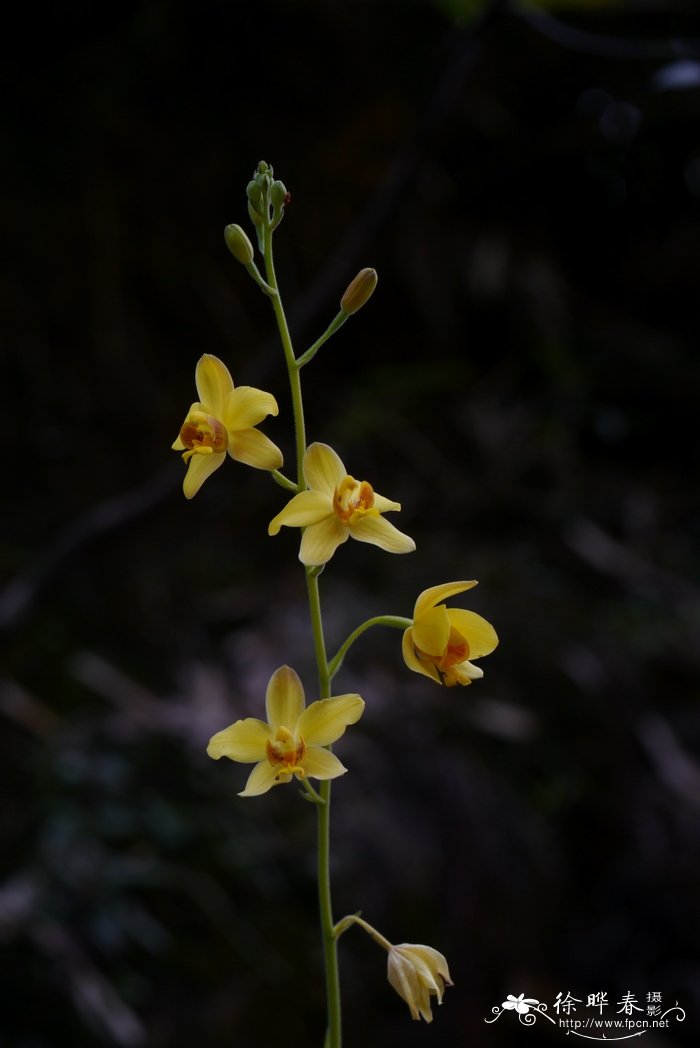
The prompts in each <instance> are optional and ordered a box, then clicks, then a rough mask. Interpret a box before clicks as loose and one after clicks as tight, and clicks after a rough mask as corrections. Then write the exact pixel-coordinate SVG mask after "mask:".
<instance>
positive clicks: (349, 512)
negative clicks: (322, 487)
mask: <svg viewBox="0 0 700 1048" xmlns="http://www.w3.org/2000/svg"><path fill="white" fill-rule="evenodd" d="M373 506H374V492H373V491H372V485H371V484H368V483H367V481H366V480H362V481H360V480H355V478H354V477H344V478H343V480H341V482H340V484H339V485H338V487H337V488H336V489H335V492H334V494H333V510H334V512H335V514H336V516H337V517H339V518H340V520H342V521H343V523H344V524H354V522H355V521H356V520H357V518H358V517H360V516H363V515H364V514H365V513H376V512H377V510H375V509H373Z"/></svg>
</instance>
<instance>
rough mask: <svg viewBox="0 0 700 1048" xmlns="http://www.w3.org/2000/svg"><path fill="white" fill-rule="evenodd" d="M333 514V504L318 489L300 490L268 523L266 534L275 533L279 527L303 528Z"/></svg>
mask: <svg viewBox="0 0 700 1048" xmlns="http://www.w3.org/2000/svg"><path fill="white" fill-rule="evenodd" d="M332 514H333V504H332V502H331V501H330V499H329V498H328V496H327V495H322V494H321V492H320V491H300V492H299V494H298V495H295V496H294V498H292V499H290V500H289V502H288V503H287V505H286V506H285V507H284V509H283V510H281V511H280V512H279V513H278V514H277V516H276V517H275V518H274V519H273V520H271V521H270V523H269V525H268V529H267V531H268V534H269V535H276V534H277V533H278V532H279V530H280V528H281V527H287V528H305V527H308V525H309V524H318V522H319V521H321V520H323V519H324V518H325V517H329V516H331V515H332Z"/></svg>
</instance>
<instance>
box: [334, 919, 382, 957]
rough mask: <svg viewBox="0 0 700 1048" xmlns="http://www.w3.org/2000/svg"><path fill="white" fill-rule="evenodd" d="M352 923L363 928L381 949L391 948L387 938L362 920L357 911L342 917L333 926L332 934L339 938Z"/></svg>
mask: <svg viewBox="0 0 700 1048" xmlns="http://www.w3.org/2000/svg"><path fill="white" fill-rule="evenodd" d="M353 924H359V926H360V928H362V929H364V931H366V932H367V934H368V935H370V936H371V937H372V938H373V939H374V941H375V942H376V943H377V944H378V945H379V946H381V947H382V949H384V950H390V949H391V943H390V942H389V940H388V939H385V937H384V936H383V935H382V933H381V932H378V931H377V929H376V928H373V927H372V925H371V924H370V923H369V922H368V921H365V920H363V919H362V917H360V915H359V913H351V914H349V915H348V916H347V917H343V918H342V920H340V921H338V923H337V924H336V926H335V928H334V929H333V934H334V935H335V937H336V939H339V938H340V936H341V935H342V934H343V932H346V931H347V930H348V928H350V927H351V926H352V925H353Z"/></svg>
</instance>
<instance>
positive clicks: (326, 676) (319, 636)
mask: <svg viewBox="0 0 700 1048" xmlns="http://www.w3.org/2000/svg"><path fill="white" fill-rule="evenodd" d="M306 585H307V590H308V594H309V611H310V613H311V628H312V631H313V638H314V651H315V653H316V665H317V667H318V684H319V691H320V697H321V698H322V699H327V698H330V694H331V675H330V672H329V669H328V659H327V656H326V644H325V640H324V637H323V620H322V618H321V598H320V593H319V586H318V575H317V573H315V572H314V571H313V570H312V569H308V568H307V571H306ZM319 792H320V794H321V799H322V800H323V801H325V803H324V804H320V805H319V806H318V809H317V810H318V901H319V910H320V915H321V935H322V937H323V952H324V957H325V962H326V1001H327V1005H328V1033H327V1042H326V1043H327V1046H328V1048H341V1010H340V978H339V974H338V949H337V943H336V938H335V935H334V934H333V906H332V902H331V873H330V819H331V780H330V779H325V780H324V781H322V782H321V786H320V789H319Z"/></svg>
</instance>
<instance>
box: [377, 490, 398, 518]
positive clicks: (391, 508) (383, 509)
mask: <svg viewBox="0 0 700 1048" xmlns="http://www.w3.org/2000/svg"><path fill="white" fill-rule="evenodd" d="M372 508H373V509H376V510H378V511H379V512H380V513H394V512H397V511H398V510H400V509H401V503H400V502H392V500H391V499H387V498H385V497H384V496H383V495H380V494H379V492H378V491H375V492H374V502H373V503H372Z"/></svg>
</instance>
